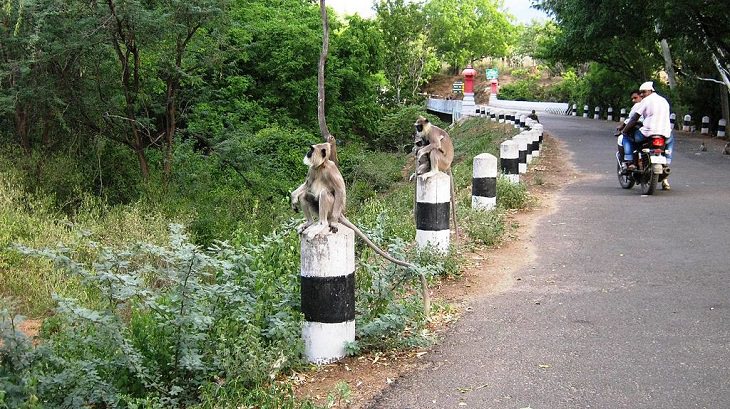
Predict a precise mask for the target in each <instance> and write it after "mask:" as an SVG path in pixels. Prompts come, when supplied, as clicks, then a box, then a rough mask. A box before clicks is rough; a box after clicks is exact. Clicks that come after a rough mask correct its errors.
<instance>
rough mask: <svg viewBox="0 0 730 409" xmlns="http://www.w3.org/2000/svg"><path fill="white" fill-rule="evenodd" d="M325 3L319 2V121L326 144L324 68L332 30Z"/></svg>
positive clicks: (328, 133)
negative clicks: (320, 23)
mask: <svg viewBox="0 0 730 409" xmlns="http://www.w3.org/2000/svg"><path fill="white" fill-rule="evenodd" d="M324 1H325V0H319V12H320V15H321V16H322V52H321V53H320V54H319V65H318V66H317V120H318V121H319V132H320V133H322V138H323V139H324V140H325V142H326V141H327V140H328V139H329V135H330V131H329V129H327V120H326V119H325V115H324V105H325V103H324V102H325V100H324V67H325V63H326V62H327V53H328V52H329V44H330V28H329V21H328V20H327V7H326V6H325V4H324Z"/></svg>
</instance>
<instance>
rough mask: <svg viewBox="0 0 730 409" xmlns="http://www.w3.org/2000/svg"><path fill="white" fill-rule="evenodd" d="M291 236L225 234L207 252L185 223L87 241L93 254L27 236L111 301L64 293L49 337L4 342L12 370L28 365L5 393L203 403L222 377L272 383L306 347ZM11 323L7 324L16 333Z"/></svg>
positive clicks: (114, 402)
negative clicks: (116, 240) (237, 245)
mask: <svg viewBox="0 0 730 409" xmlns="http://www.w3.org/2000/svg"><path fill="white" fill-rule="evenodd" d="M285 231H290V229H285ZM291 239H292V238H291V235H288V236H287V235H282V234H279V235H272V236H269V237H267V238H266V239H265V240H263V241H261V242H260V243H258V244H254V245H250V246H248V247H246V248H244V249H241V250H236V249H234V248H232V247H230V246H227V245H223V244H221V245H219V246H217V247H214V248H211V249H209V250H206V251H203V250H202V249H200V248H198V247H197V246H195V245H193V244H191V243H190V242H189V240H188V238H187V237H186V236H185V235H184V234H183V232H182V230H181V229H180V227H175V226H173V229H172V233H171V234H170V242H169V244H168V245H166V246H156V245H152V244H140V245H135V246H132V247H129V248H126V249H122V250H115V249H113V248H109V247H103V246H101V245H100V244H98V243H94V242H86V245H87V246H88V247H89V248H90V249H93V250H94V251H98V256H97V257H96V258H95V259H94V260H93V261H90V262H80V261H77V260H75V259H74V258H72V257H70V256H72V254H71V253H70V252H69V251H68V250H67V249H64V248H60V249H57V250H34V249H31V248H27V247H18V249H19V251H21V252H22V253H23V254H24V255H28V256H38V257H43V258H50V259H51V260H53V262H54V263H56V264H57V265H58V266H59V267H60V268H63V269H64V270H66V271H67V272H68V274H70V275H72V276H75V277H78V278H79V280H80V281H81V282H82V283H83V284H84V285H86V286H87V290H88V291H90V292H92V293H97V294H99V295H100V297H99V300H100V302H97V303H93V304H89V303H84V302H82V301H80V300H76V299H70V298H58V299H57V301H58V304H59V306H58V307H57V309H56V312H55V316H54V317H53V319H51V320H49V321H47V322H46V324H45V326H46V328H45V330H44V332H43V340H42V341H41V343H40V345H39V346H38V347H36V348H35V349H31V350H29V348H28V347H27V346H26V347H24V348H15V349H13V350H7V349H6V350H3V351H2V352H3V353H2V355H0V357H2V358H3V359H2V360H0V374H5V373H9V372H14V373H16V374H17V373H18V372H19V370H22V371H21V372H20V374H19V376H17V377H15V378H7V377H5V378H2V379H0V381H2V382H3V383H4V384H3V386H4V387H6V388H4V390H12V391H13V396H10V397H9V396H5V397H4V399H5V400H6V401H8V400H9V399H12V401H13V402H16V403H20V404H23V403H29V402H31V401H32V400H34V399H36V400H37V401H39V402H43V403H44V405H45V406H47V407H86V406H105V407H110V406H111V407H116V406H129V407H139V406H140V405H141V406H144V407H173V406H190V405H191V404H195V403H198V402H199V401H200V396H199V390H201V389H202V390H208V391H214V390H215V388H212V387H211V386H212V385H216V386H217V385H219V384H225V383H229V382H230V383H232V384H235V385H237V386H238V388H241V389H244V390H246V389H252V388H258V387H261V386H264V387H267V386H266V385H269V384H270V382H271V380H272V379H274V378H275V377H276V375H277V374H278V373H279V372H280V371H282V370H286V369H287V368H290V367H291V366H292V365H296V364H297V363H298V362H299V353H300V351H301V340H300V334H299V326H300V320H301V314H300V313H299V312H298V310H297V307H298V305H299V300H298V275H297V274H296V273H295V268H296V267H295V265H296V261H295V260H297V259H298V258H297V257H296V250H295V248H294V247H293V246H289V245H286V242H287V241H289V240H291ZM272 267H273V268H272ZM3 322H4V323H5V325H3V326H2V327H1V328H0V329H1V330H2V334H0V335H2V336H3V338H8V339H9V337H12V336H13V334H11V333H9V332H8V328H9V326H8V325H7V322H8V318H7V317H5V320H4V321H3ZM16 335H17V334H16ZM15 344H17V343H15ZM15 344H13V345H15ZM3 345H4V346H7V345H10V344H8V343H3ZM21 364H22V365H21ZM8 388H9V389H8ZM203 401H205V398H203Z"/></svg>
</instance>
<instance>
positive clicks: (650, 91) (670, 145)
mask: <svg viewBox="0 0 730 409" xmlns="http://www.w3.org/2000/svg"><path fill="white" fill-rule="evenodd" d="M639 93H640V95H641V97H642V98H643V99H642V100H641V102H640V103H639V104H638V105H637V106H636V110H635V111H634V112H633V114H632V116H631V117H629V122H628V123H627V124H626V127H625V129H627V130H629V131H630V130H631V129H632V128H633V125H634V124H635V123H636V122H637V121H638V120H639V117H643V125H642V126H641V128H639V129H638V130H637V131H635V132H633V135H630V136H629V137H625V138H624V160H625V161H627V162H629V163H628V164H627V166H628V167H629V168H631V167H632V166H633V163H630V162H633V160H634V156H633V144H634V143H641V142H643V141H644V140H645V139H646V138H647V137H649V136H652V135H661V136H663V137H664V138H665V140H666V146H665V153H666V156H667V164H670V163H671V162H672V151H673V150H674V138H672V123H671V121H670V120H669V115H670V112H669V102H667V100H666V99H664V97H662V96H661V95H659V94H657V93H655V92H654V83H653V82H651V81H647V82H645V83H643V84H641V86H640V87H639ZM631 136H633V138H631ZM662 189H664V190H669V189H670V187H669V181H668V180H667V179H666V178H665V179H664V180H663V181H662Z"/></svg>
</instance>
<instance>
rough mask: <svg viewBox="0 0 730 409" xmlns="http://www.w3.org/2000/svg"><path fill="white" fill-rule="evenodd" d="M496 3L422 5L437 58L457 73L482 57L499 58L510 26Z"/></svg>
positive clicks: (455, 0) (449, 0) (467, 0)
mask: <svg viewBox="0 0 730 409" xmlns="http://www.w3.org/2000/svg"><path fill="white" fill-rule="evenodd" d="M501 4H502V3H501V2H500V1H498V0H430V1H429V2H428V3H426V5H425V8H424V10H425V13H426V19H427V23H428V28H429V40H430V42H431V43H432V44H434V46H435V48H436V51H437V53H438V55H439V56H440V57H441V58H442V59H443V60H444V61H447V62H448V63H449V64H451V67H452V68H453V69H454V70H455V71H458V70H459V69H460V68H461V67H463V66H465V65H466V63H467V62H470V61H474V60H476V59H478V58H482V57H487V56H491V57H502V56H505V55H506V53H507V47H508V45H509V43H510V42H511V35H512V31H513V28H512V25H511V24H510V22H509V20H508V19H507V17H506V16H505V15H504V14H503V13H502V12H501V11H500V7H501Z"/></svg>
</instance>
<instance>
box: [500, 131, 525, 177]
mask: <svg viewBox="0 0 730 409" xmlns="http://www.w3.org/2000/svg"><path fill="white" fill-rule="evenodd" d="M519 163H520V147H519V145H518V144H517V142H515V141H512V140H510V141H504V142H502V143H501V144H500V145H499V167H500V168H501V169H502V175H503V176H504V177H505V178H507V180H509V181H510V182H512V183H519V181H520V169H519Z"/></svg>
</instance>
